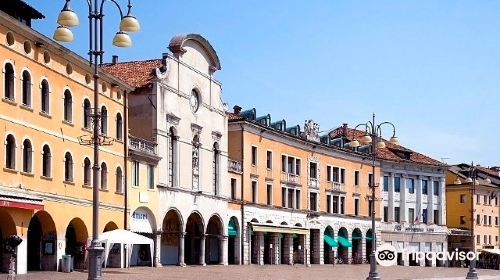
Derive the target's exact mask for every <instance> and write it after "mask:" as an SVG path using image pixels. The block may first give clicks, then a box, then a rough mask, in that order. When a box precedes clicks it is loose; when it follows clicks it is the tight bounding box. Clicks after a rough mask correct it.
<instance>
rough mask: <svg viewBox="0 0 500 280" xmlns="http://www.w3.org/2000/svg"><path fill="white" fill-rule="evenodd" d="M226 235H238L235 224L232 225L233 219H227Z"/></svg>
mask: <svg viewBox="0 0 500 280" xmlns="http://www.w3.org/2000/svg"><path fill="white" fill-rule="evenodd" d="M227 235H229V236H236V235H238V230H236V226H235V225H234V222H233V220H229V225H227Z"/></svg>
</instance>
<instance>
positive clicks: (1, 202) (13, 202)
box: [0, 191, 43, 210]
mask: <svg viewBox="0 0 500 280" xmlns="http://www.w3.org/2000/svg"><path fill="white" fill-rule="evenodd" d="M0 207H10V208H18V209H28V210H43V202H42V199H41V198H36V197H30V196H28V195H26V194H22V196H21V194H20V195H16V194H14V193H10V192H9V193H7V192H5V193H4V192H3V191H2V192H0Z"/></svg>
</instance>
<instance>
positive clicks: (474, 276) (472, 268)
mask: <svg viewBox="0 0 500 280" xmlns="http://www.w3.org/2000/svg"><path fill="white" fill-rule="evenodd" d="M465 279H479V278H478V277H477V270H476V260H472V261H471V262H470V265H469V271H468V272H467V277H465Z"/></svg>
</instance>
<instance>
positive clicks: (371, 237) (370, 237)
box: [365, 233, 373, 241]
mask: <svg viewBox="0 0 500 280" xmlns="http://www.w3.org/2000/svg"><path fill="white" fill-rule="evenodd" d="M365 238H366V240H368V241H372V240H373V236H372V234H371V233H370V234H368V233H367V234H366V237H365Z"/></svg>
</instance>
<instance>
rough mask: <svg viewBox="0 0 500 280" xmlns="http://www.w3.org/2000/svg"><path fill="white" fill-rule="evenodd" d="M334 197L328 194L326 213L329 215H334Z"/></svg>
mask: <svg viewBox="0 0 500 280" xmlns="http://www.w3.org/2000/svg"><path fill="white" fill-rule="evenodd" d="M331 204H332V196H331V195H329V194H327V195H326V212H327V213H332V205H331Z"/></svg>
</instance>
